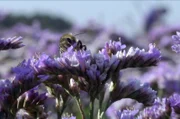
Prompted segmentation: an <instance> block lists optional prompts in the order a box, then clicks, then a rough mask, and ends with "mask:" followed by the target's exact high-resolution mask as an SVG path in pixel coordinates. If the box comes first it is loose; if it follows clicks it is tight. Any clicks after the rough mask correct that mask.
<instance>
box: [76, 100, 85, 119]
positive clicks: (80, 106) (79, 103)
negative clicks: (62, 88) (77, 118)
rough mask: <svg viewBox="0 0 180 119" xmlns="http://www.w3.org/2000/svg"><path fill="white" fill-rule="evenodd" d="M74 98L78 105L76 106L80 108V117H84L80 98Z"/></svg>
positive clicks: (83, 118)
mask: <svg viewBox="0 0 180 119" xmlns="http://www.w3.org/2000/svg"><path fill="white" fill-rule="evenodd" d="M75 100H76V102H77V105H78V107H79V110H80V113H81V116H82V119H85V114H84V111H83V108H82V105H81V101H80V98H78V97H75Z"/></svg>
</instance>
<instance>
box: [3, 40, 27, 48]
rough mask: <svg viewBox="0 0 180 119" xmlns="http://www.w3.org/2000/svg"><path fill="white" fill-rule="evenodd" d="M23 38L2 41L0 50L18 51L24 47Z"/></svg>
mask: <svg viewBox="0 0 180 119" xmlns="http://www.w3.org/2000/svg"><path fill="white" fill-rule="evenodd" d="M23 46H24V45H23V44H22V37H12V38H7V39H0V50H8V49H18V48H21V47H23Z"/></svg>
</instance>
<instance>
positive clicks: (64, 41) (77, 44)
mask: <svg viewBox="0 0 180 119" xmlns="http://www.w3.org/2000/svg"><path fill="white" fill-rule="evenodd" d="M76 35H79V34H76ZM76 35H73V34H71V33H68V34H64V35H63V36H62V37H61V38H60V41H59V50H60V54H62V53H63V52H65V51H67V49H68V48H69V47H71V46H73V47H74V50H76V51H79V50H86V45H83V44H82V42H81V41H80V40H78V39H77V38H76V37H75V36H76Z"/></svg>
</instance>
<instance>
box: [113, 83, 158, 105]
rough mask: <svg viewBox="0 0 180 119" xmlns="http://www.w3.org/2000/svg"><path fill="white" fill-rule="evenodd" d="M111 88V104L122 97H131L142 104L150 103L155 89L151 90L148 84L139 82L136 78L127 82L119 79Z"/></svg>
mask: <svg viewBox="0 0 180 119" xmlns="http://www.w3.org/2000/svg"><path fill="white" fill-rule="evenodd" d="M111 88H112V92H111V93H110V100H111V104H112V103H113V102H115V101H118V100H120V99H123V98H131V99H135V100H137V101H138V102H141V103H143V104H144V105H152V104H153V102H154V100H155V98H156V91H154V90H152V89H151V87H150V86H149V85H148V84H141V83H140V82H139V81H138V80H132V81H129V82H128V83H127V84H125V83H124V82H122V81H119V82H117V84H116V85H115V86H112V87H111ZM141 97H143V98H141Z"/></svg>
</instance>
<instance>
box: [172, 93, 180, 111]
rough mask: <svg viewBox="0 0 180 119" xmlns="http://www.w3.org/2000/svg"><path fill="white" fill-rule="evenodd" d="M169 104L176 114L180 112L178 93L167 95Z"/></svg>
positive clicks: (179, 96)
mask: <svg viewBox="0 0 180 119" xmlns="http://www.w3.org/2000/svg"><path fill="white" fill-rule="evenodd" d="M169 101H170V105H171V107H172V108H173V109H174V111H175V112H176V113H177V114H180V95H179V94H176V93H175V94H173V95H172V96H171V97H169Z"/></svg>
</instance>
